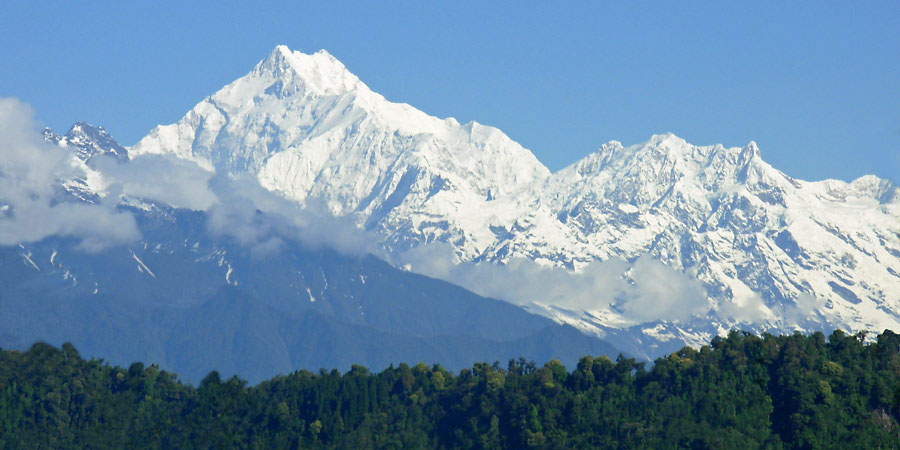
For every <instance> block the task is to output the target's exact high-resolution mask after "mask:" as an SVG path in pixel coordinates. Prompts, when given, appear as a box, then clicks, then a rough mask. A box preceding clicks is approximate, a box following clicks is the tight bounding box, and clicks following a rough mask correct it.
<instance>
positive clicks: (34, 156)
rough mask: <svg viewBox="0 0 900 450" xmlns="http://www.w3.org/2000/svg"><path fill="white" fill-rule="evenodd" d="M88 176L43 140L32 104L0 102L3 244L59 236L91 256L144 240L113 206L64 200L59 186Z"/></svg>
mask: <svg viewBox="0 0 900 450" xmlns="http://www.w3.org/2000/svg"><path fill="white" fill-rule="evenodd" d="M84 176H85V172H84V170H83V168H81V167H80V166H79V164H77V162H76V161H75V160H74V158H73V156H72V153H70V152H66V151H65V150H63V149H61V148H59V147H56V146H54V145H51V144H47V143H45V142H44V141H43V140H42V139H41V137H40V135H39V134H38V133H37V131H36V127H35V124H34V122H33V120H32V111H31V108H30V107H28V105H26V104H24V103H22V102H20V101H18V100H15V99H0V208H2V209H3V211H2V213H0V245H15V244H18V243H26V242H34V241H39V240H41V239H44V238H46V237H49V236H54V235H58V236H69V237H75V238H78V239H81V247H82V248H83V249H85V250H91V251H92V250H98V249H101V248H104V247H106V246H109V245H116V244H122V243H127V242H131V241H134V240H137V239H139V237H140V233H139V232H138V229H137V225H136V223H135V221H134V218H133V217H132V216H130V215H128V214H125V213H121V212H117V211H116V210H115V209H114V207H113V206H112V205H104V204H100V205H92V204H86V203H70V202H60V201H59V196H58V194H59V189H61V184H60V181H61V180H68V179H72V178H76V177H84Z"/></svg>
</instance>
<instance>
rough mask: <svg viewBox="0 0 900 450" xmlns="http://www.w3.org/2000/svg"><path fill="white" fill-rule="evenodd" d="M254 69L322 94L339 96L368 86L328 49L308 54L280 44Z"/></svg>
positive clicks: (262, 74) (257, 72)
mask: <svg viewBox="0 0 900 450" xmlns="http://www.w3.org/2000/svg"><path fill="white" fill-rule="evenodd" d="M254 72H255V73H256V74H257V75H260V76H270V77H272V78H276V79H277V80H278V81H281V82H282V83H283V84H289V83H290V84H296V83H302V84H303V85H304V86H305V87H306V88H307V90H309V91H312V92H315V93H318V94H320V95H339V94H342V93H345V92H349V91H352V90H355V89H359V88H360V87H364V86H365V85H364V84H363V83H362V82H361V81H359V78H357V77H356V75H353V74H352V73H351V72H350V71H349V70H347V67H346V66H344V64H343V63H341V62H340V61H338V59H337V58H335V57H334V56H332V55H331V54H330V53H328V52H327V51H326V50H319V51H317V52H315V53H313V54H306V53H303V52H299V51H293V50H291V49H290V48H288V47H287V46H286V45H278V46H276V47H275V48H274V49H273V50H272V52H271V53H269V56H268V57H266V59H264V60H262V61H260V62H259V64H257V65H256V68H255V70H254Z"/></svg>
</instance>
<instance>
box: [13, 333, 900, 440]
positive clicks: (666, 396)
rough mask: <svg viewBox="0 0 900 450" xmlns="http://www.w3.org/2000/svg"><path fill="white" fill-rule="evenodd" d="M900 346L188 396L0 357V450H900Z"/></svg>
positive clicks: (173, 387) (797, 340)
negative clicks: (640, 449)
mask: <svg viewBox="0 0 900 450" xmlns="http://www.w3.org/2000/svg"><path fill="white" fill-rule="evenodd" d="M898 419H900V335H897V334H894V333H892V332H890V331H885V332H884V333H883V334H881V335H880V336H878V338H877V340H875V342H873V343H870V344H866V343H865V342H864V339H863V335H847V334H845V333H843V332H840V331H836V332H834V333H833V334H831V336H829V337H828V338H827V339H826V338H825V336H824V335H823V334H821V333H815V334H812V335H809V336H806V335H801V334H794V335H792V336H780V337H775V336H771V335H764V336H762V337H758V336H754V335H749V334H745V333H738V332H732V333H731V334H729V335H728V336H727V337H724V338H715V339H714V340H713V341H712V343H711V345H709V346H705V347H703V348H701V349H700V350H693V349H690V348H685V349H683V350H681V351H679V352H677V353H674V354H672V355H670V356H668V357H666V358H661V359H658V360H657V361H656V362H655V363H654V364H653V366H652V368H649V369H648V368H647V367H645V365H644V364H642V363H639V362H636V361H635V360H633V359H628V358H621V357H620V358H619V359H618V360H617V361H615V362H614V361H611V360H610V359H608V358H605V357H600V358H592V357H584V358H582V359H581V361H580V362H579V363H578V366H577V367H576V368H574V370H573V371H571V372H569V371H567V370H566V368H565V367H563V366H562V365H561V364H559V363H558V362H555V361H551V362H549V363H547V364H544V365H542V366H537V365H535V364H534V363H531V362H526V361H524V360H518V361H511V362H510V363H509V364H508V366H507V367H505V368H501V367H500V366H499V365H498V364H496V363H495V364H493V365H489V364H476V365H475V366H474V367H473V368H472V369H471V370H468V369H467V370H462V371H461V372H460V373H459V374H453V373H450V372H448V371H446V370H444V369H442V368H441V367H439V366H434V367H427V366H425V365H423V364H419V365H417V366H414V367H409V366H407V365H405V364H401V365H400V366H399V367H396V368H393V367H392V368H389V369H386V370H384V371H382V372H380V373H370V372H369V371H368V370H366V369H365V368H363V367H360V366H354V367H353V368H352V369H351V370H350V371H349V372H347V373H343V374H342V373H339V372H338V371H336V370H332V371H330V372H329V371H325V370H322V371H320V372H319V373H313V372H308V371H300V372H296V373H293V374H291V375H287V376H279V377H276V378H274V379H272V380H269V381H266V382H263V383H261V384H259V385H257V386H252V387H250V386H247V384H246V382H244V381H242V380H240V379H237V378H230V379H227V380H223V379H221V378H220V376H219V375H218V374H217V373H215V372H213V373H210V374H209V375H208V376H207V377H206V378H205V379H204V380H203V381H202V382H201V383H200V385H199V386H198V387H193V386H190V385H187V384H183V383H181V382H179V381H178V380H177V378H176V376H175V375H174V374H171V373H166V372H164V371H161V370H158V368H157V367H156V366H149V367H145V366H143V365H142V364H140V363H135V364H133V365H132V366H131V367H129V368H128V369H127V370H126V369H122V368H119V367H110V366H108V365H105V364H103V363H102V361H98V360H90V361H86V360H84V359H82V358H81V357H80V356H79V355H78V353H77V351H76V350H75V349H74V348H73V347H72V346H71V345H69V344H66V345H64V346H63V347H62V349H59V350H58V349H55V348H53V347H51V346H48V345H45V344H37V345H34V346H33V347H32V348H31V349H30V350H28V351H27V352H24V353H22V352H17V351H9V350H4V351H2V354H0V447H2V448H29V449H30V448H82V447H84V448H144V447H153V448H186V449H189V448H211V447H213V448H240V447H244V448H247V447H250V448H318V447H322V448H511V449H519V448H598V447H599V448H603V447H613V448H636V447H644V448H829V447H843V448H898V447H900V426H898Z"/></svg>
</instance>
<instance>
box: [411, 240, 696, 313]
mask: <svg viewBox="0 0 900 450" xmlns="http://www.w3.org/2000/svg"><path fill="white" fill-rule="evenodd" d="M395 262H396V263H397V264H399V265H403V266H407V267H409V269H410V270H412V271H414V272H417V273H421V274H424V275H428V276H431V277H434V278H440V279H444V280H447V281H450V282H452V283H455V284H458V285H460V286H463V287H465V288H467V289H469V290H471V291H473V292H476V293H478V294H480V295H484V296H488V297H494V298H498V299H502V300H506V301H509V302H512V303H516V304H520V305H528V304H531V303H541V304H547V305H555V306H558V307H562V308H566V309H573V310H585V311H598V310H607V309H609V308H614V309H616V310H617V311H620V312H621V314H622V315H623V316H624V318H625V319H627V320H631V321H634V322H636V323H639V322H646V321H651V320H656V319H665V320H687V319H688V318H690V317H692V316H695V315H703V314H705V313H706V312H708V311H709V301H708V297H707V295H706V292H705V291H704V289H703V286H702V284H701V283H700V282H699V281H698V280H696V279H695V278H694V277H692V276H690V274H685V273H681V272H678V271H676V270H674V269H672V268H670V267H668V266H666V265H664V264H662V263H661V262H659V261H656V260H654V259H652V258H650V257H649V256H645V257H641V258H639V259H638V260H637V261H635V263H634V264H630V263H628V262H626V261H623V260H621V259H617V258H612V259H609V260H606V261H599V262H594V263H590V264H588V265H587V266H585V267H584V268H582V270H581V271H578V272H573V271H569V270H567V269H564V268H560V267H548V266H543V265H540V264H538V263H536V262H534V261H531V260H526V259H514V260H511V261H510V262H509V263H508V264H506V265H497V264H490V263H476V264H473V263H455V262H454V255H453V250H452V248H451V247H450V246H449V245H447V244H428V245H423V246H419V247H416V248H413V249H411V250H409V251H407V252H404V253H403V254H402V255H400V256H399V257H397V258H396V261H395Z"/></svg>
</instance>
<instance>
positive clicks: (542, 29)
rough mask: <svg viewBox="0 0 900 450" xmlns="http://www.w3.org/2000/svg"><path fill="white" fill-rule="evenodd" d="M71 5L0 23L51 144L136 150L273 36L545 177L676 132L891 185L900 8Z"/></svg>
mask: <svg viewBox="0 0 900 450" xmlns="http://www.w3.org/2000/svg"><path fill="white" fill-rule="evenodd" d="M76 3H78V2H32V1H27V2H26V1H19V0H6V1H4V3H3V7H2V14H0V30H3V31H2V32H0V61H2V64H0V96H11V97H16V98H19V99H21V100H23V101H26V102H28V103H30V104H31V105H32V106H33V108H34V109H35V111H36V116H37V118H38V120H39V121H41V122H42V123H44V124H46V125H48V126H50V127H52V128H53V129H55V130H56V131H59V132H64V131H65V130H66V129H67V128H68V126H69V125H70V124H71V123H72V122H74V121H78V120H85V121H88V122H91V123H94V124H102V125H104V126H105V127H106V128H107V129H108V130H109V131H110V132H111V133H112V134H113V135H114V136H115V137H116V138H117V139H118V140H119V141H120V142H122V143H123V144H126V145H130V144H133V143H134V142H136V141H137V140H138V139H139V138H140V137H142V136H143V135H144V134H145V133H146V132H147V131H149V130H150V129H151V128H152V127H154V126H155V125H156V124H158V123H171V122H174V121H176V120H177V119H178V118H180V117H181V116H182V115H183V114H184V113H185V112H187V110H188V109H190V108H191V107H192V106H193V105H194V104H196V103H197V102H198V101H200V100H201V99H202V98H204V97H205V96H207V95H209V94H211V93H213V92H214V91H216V90H217V89H218V88H220V87H221V86H223V85H225V84H226V83H228V82H230V81H232V80H233V79H235V78H238V77H240V76H242V75H244V74H245V73H246V72H248V71H249V70H250V69H251V68H252V67H253V65H254V64H255V63H256V62H257V61H259V60H260V59H262V58H264V57H265V56H266V55H267V54H268V53H269V52H270V51H271V49H272V48H273V47H274V46H275V45H276V44H280V43H283V44H287V45H288V46H289V47H291V48H292V49H295V50H301V51H305V52H311V51H315V50H318V49H320V48H325V49H327V50H328V51H329V52H331V53H332V54H333V55H335V56H336V57H337V58H338V59H340V60H341V61H342V62H344V64H345V65H346V66H347V67H348V68H349V69H350V70H351V71H353V72H354V73H355V74H357V75H358V76H359V77H360V78H361V79H362V80H363V81H364V82H365V83H366V84H368V85H369V86H370V87H372V88H373V89H374V90H376V91H378V92H380V93H382V94H383V95H385V97H387V98H388V99H390V100H393V101H402V102H407V103H410V104H411V105H413V106H415V107H417V108H419V109H421V110H423V111H425V112H427V113H429V114H432V115H436V116H440V117H446V116H453V117H456V118H457V119H458V120H460V121H462V122H465V121H469V120H477V121H478V122H481V123H484V124H488V125H493V126H497V127H499V128H500V129H502V130H503V131H504V132H506V133H507V134H508V135H510V136H511V137H512V138H513V139H515V140H517V141H518V142H520V143H521V144H522V145H524V146H525V147H527V148H530V149H531V150H532V151H534V153H535V154H536V155H537V157H538V158H539V159H540V160H541V161H543V162H544V163H545V164H546V165H547V166H549V167H550V168H551V169H553V170H557V169H560V168H562V167H564V166H566V165H568V164H570V163H572V162H575V161H576V160H578V159H579V158H581V157H583V156H584V155H586V154H588V153H590V152H592V151H594V150H595V149H596V148H597V147H599V146H600V144H602V143H603V142H606V141H608V140H613V139H614V140H619V141H622V142H623V143H624V144H626V145H628V144H634V143H638V142H641V141H644V140H646V139H647V138H649V136H650V135H652V134H654V133H661V132H667V131H671V132H673V133H675V134H677V135H679V136H681V137H683V138H685V139H687V140H688V141H690V142H692V143H696V144H713V143H723V144H725V145H728V146H742V145H745V144H746V143H747V142H749V141H750V140H755V141H757V143H758V144H759V146H760V148H761V150H762V155H763V158H764V159H766V160H767V161H769V162H770V163H772V164H773V165H774V166H776V167H778V168H780V169H782V170H783V171H785V172H787V173H788V174H790V175H793V176H795V177H799V178H803V179H810V180H812V179H822V178H840V179H853V178H855V177H857V176H860V175H863V174H867V173H875V174H878V175H881V176H885V177H889V178H892V179H893V180H895V181H900V24H898V23H900V2H896V1H883V2H843V3H840V2H808V3H802V2H699V1H697V2H674V1H672V2H558V3H557V2H518V3H510V2H497V3H486V2H453V3H452V4H451V3H449V2H443V3H440V4H436V5H426V4H425V3H426V2H390V3H389V4H380V5H376V4H375V2H372V4H371V5H368V6H361V5H357V4H355V3H352V2H318V3H316V4H302V3H299V2H283V3H279V2H252V3H251V2H223V1H218V2H171V3H168V2H101V1H96V2H83V4H76ZM126 3H127V5H126ZM386 3H387V2H386ZM725 3H728V4H725ZM511 4H515V5H516V7H510V5H511Z"/></svg>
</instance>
